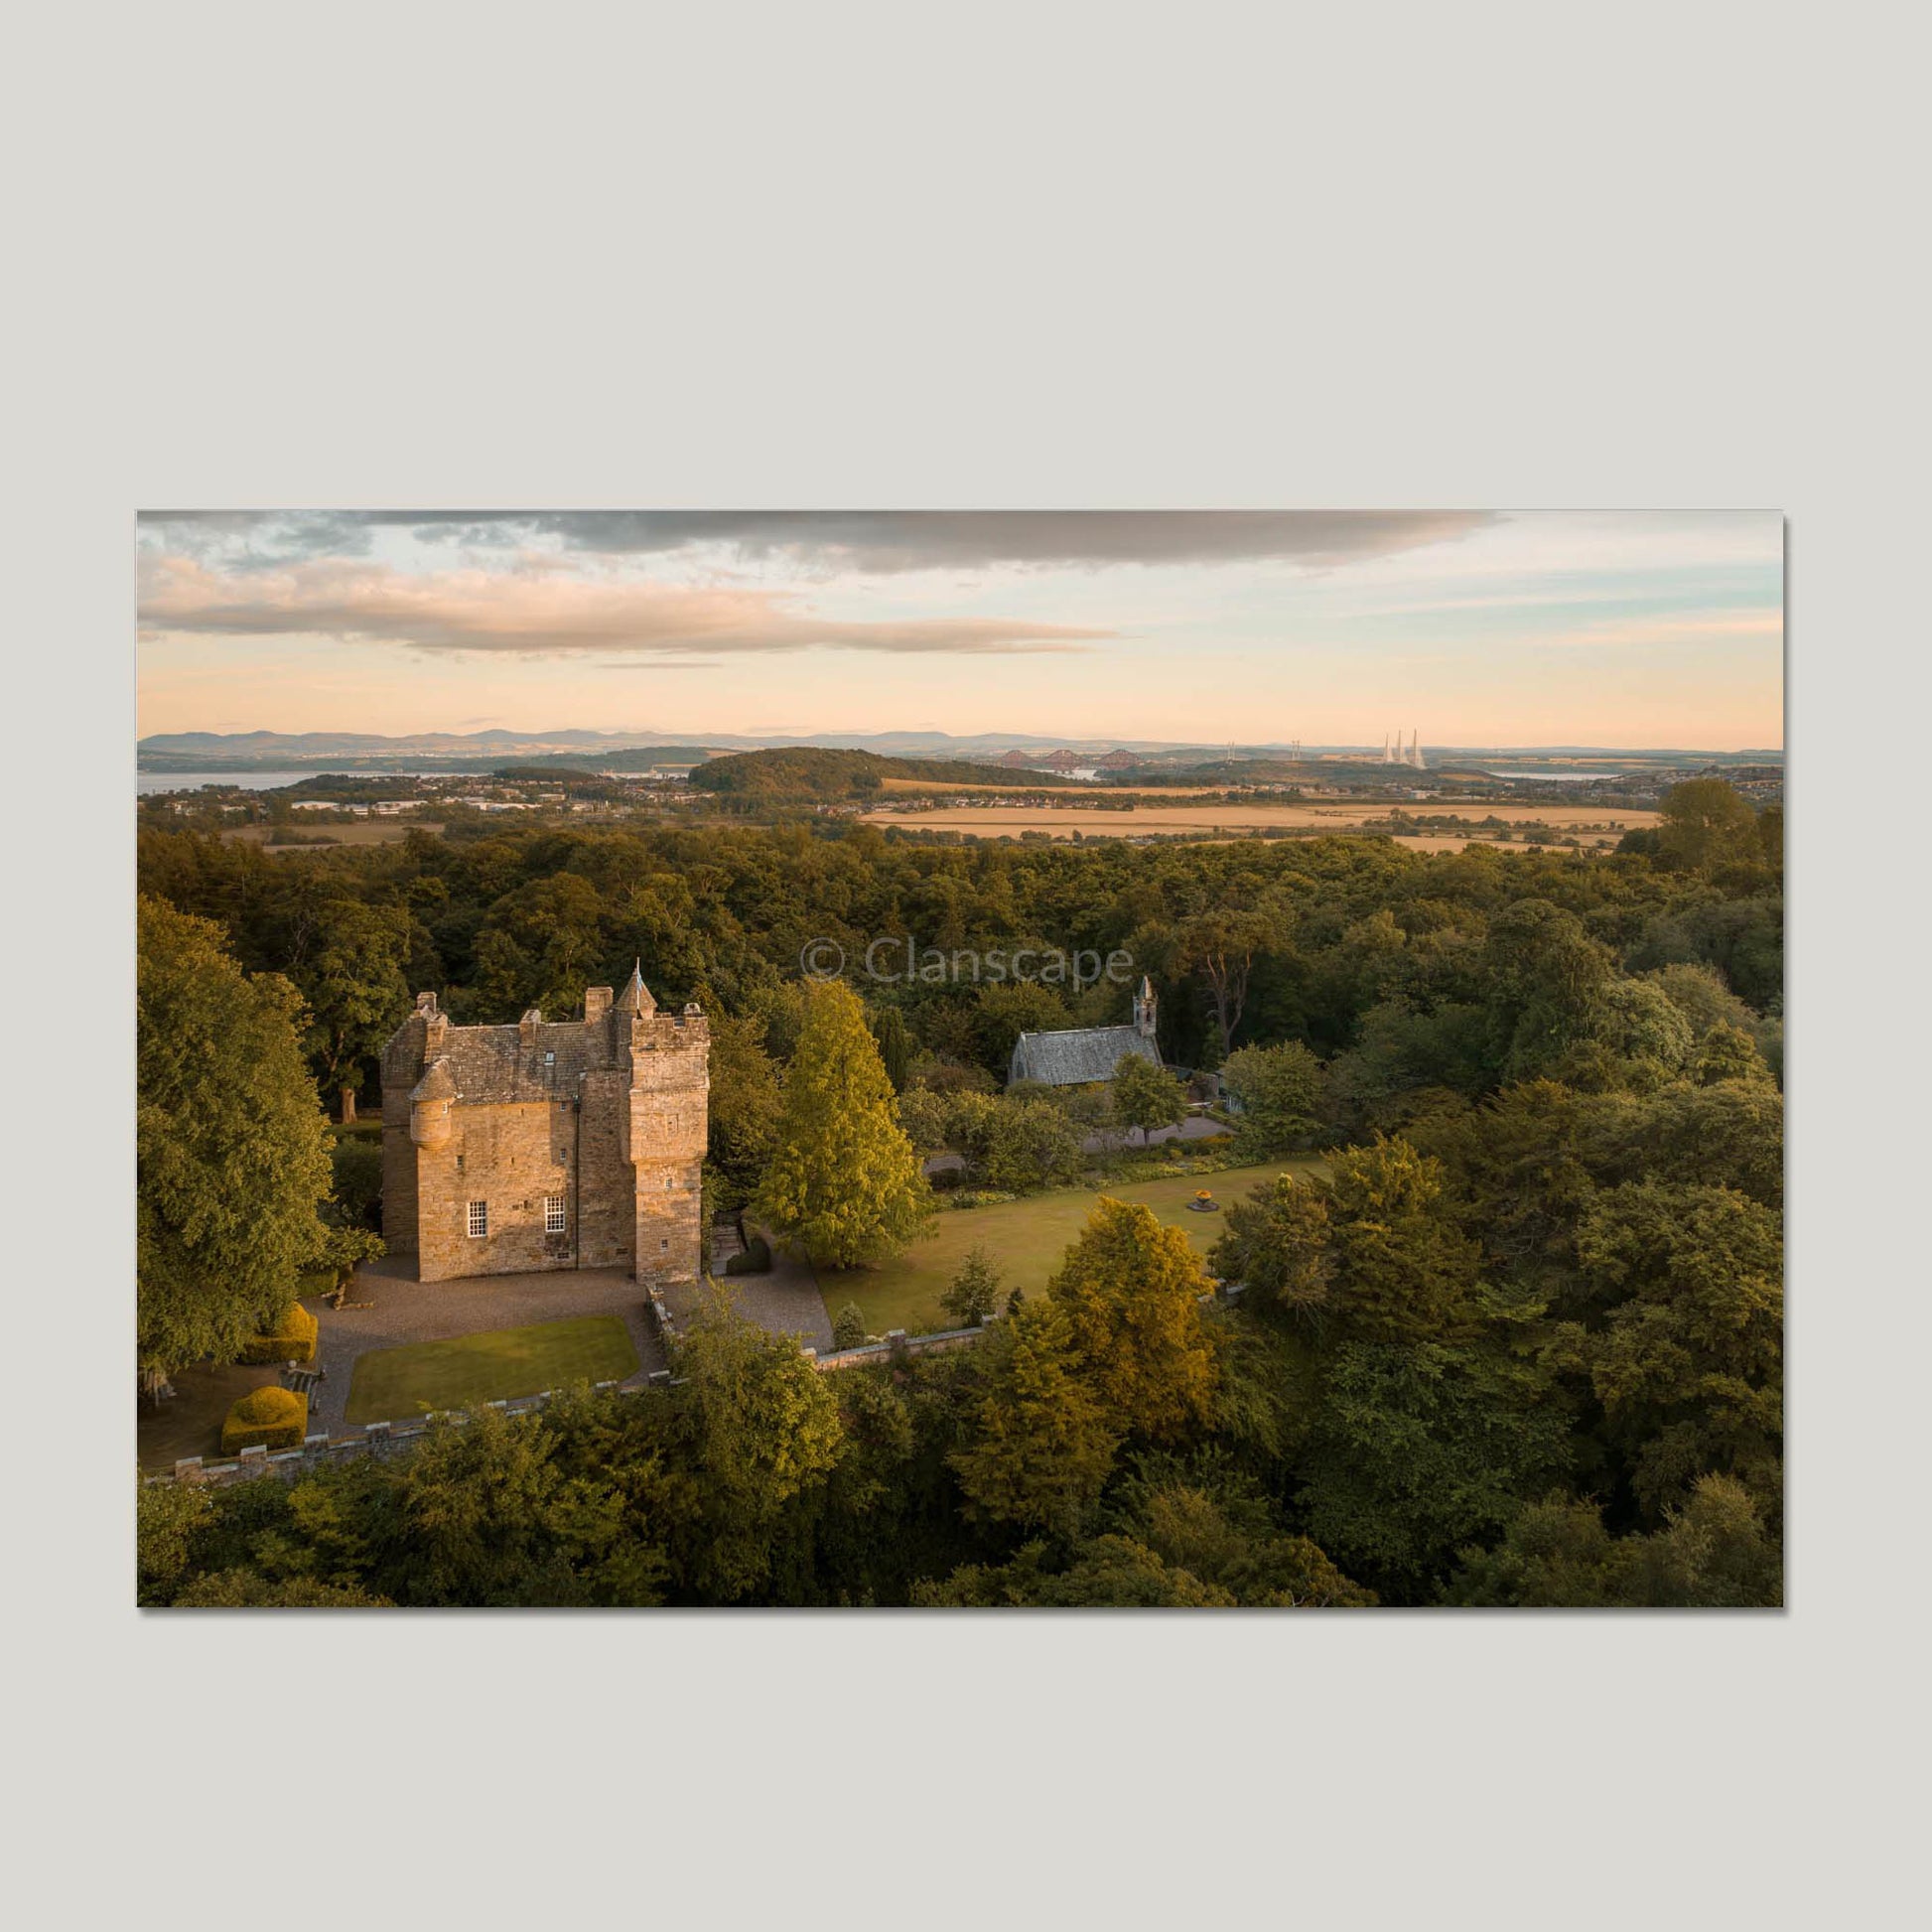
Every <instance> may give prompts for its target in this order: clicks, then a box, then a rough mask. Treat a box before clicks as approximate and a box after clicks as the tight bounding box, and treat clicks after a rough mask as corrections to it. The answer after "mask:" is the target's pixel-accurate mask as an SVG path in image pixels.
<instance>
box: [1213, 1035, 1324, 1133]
mask: <svg viewBox="0 0 1932 1932" xmlns="http://www.w3.org/2000/svg"><path fill="white" fill-rule="evenodd" d="M1221 1078H1222V1079H1223V1080H1224V1081H1225V1082H1226V1083H1227V1088H1228V1091H1229V1092H1230V1093H1231V1094H1233V1096H1234V1097H1235V1099H1236V1100H1237V1101H1239V1102H1240V1114H1239V1129H1238V1138H1239V1139H1240V1141H1241V1143H1242V1145H1243V1147H1244V1148H1246V1149H1248V1150H1250V1151H1252V1152H1254V1153H1258V1154H1259V1153H1268V1152H1272V1151H1273V1150H1274V1149H1276V1148H1283V1147H1287V1146H1288V1145H1289V1143H1290V1142H1292V1141H1299V1140H1301V1139H1302V1138H1303V1137H1304V1136H1305V1135H1307V1134H1311V1133H1312V1132H1313V1131H1314V1124H1315V1117H1316V1115H1317V1114H1318V1113H1319V1111H1320V1104H1321V1062H1320V1061H1319V1060H1317V1059H1316V1058H1315V1056H1314V1055H1313V1054H1312V1053H1311V1052H1310V1051H1309V1049H1308V1048H1307V1047H1306V1046H1305V1045H1303V1044H1302V1042H1301V1041H1300V1040H1299V1039H1291V1040H1284V1041H1283V1042H1282V1043H1281V1044H1280V1045H1279V1046H1243V1047H1242V1048H1241V1049H1240V1050H1239V1051H1238V1052H1233V1053H1230V1054H1229V1055H1228V1057H1227V1059H1226V1061H1225V1062H1224V1063H1223V1065H1222V1067H1221Z"/></svg>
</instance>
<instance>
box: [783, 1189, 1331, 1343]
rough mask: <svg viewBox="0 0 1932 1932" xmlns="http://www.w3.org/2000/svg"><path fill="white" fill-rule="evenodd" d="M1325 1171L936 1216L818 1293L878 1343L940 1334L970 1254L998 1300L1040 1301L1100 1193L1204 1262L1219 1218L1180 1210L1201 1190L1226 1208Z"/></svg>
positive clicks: (1033, 1199) (825, 1278) (821, 1281)
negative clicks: (975, 1253) (1182, 1240)
mask: <svg viewBox="0 0 1932 1932" xmlns="http://www.w3.org/2000/svg"><path fill="white" fill-rule="evenodd" d="M1322 1166H1323V1163H1322V1162H1321V1160H1320V1158H1319V1157H1318V1156H1316V1155H1309V1154H1291V1155H1284V1156H1282V1157H1281V1158H1279V1159H1277V1160H1274V1161H1263V1162H1258V1163H1256V1164H1255V1165H1254V1166H1253V1167H1247V1168H1226V1169H1223V1170H1222V1171H1221V1172H1220V1173H1208V1174H1173V1175H1164V1176H1163V1177H1162V1178H1160V1179H1158V1180H1135V1181H1124V1182H1122V1183H1121V1184H1120V1185H1119V1186H1116V1187H1102V1188H1086V1187H1067V1188H1061V1189H1059V1190H1057V1191H1055V1192H1053V1193H1050V1194H1033V1195H1030V1196H1029V1197H1028V1198H1027V1199H1025V1200H1017V1201H1006V1202H1003V1203H1001V1204H1000V1205H998V1206H995V1207H958V1208H942V1209H941V1210H940V1212H939V1216H938V1220H937V1223H936V1224H935V1226H934V1229H933V1232H932V1233H931V1234H929V1235H927V1236H926V1238H925V1239H924V1240H923V1241H918V1242H915V1243H914V1244H913V1245H912V1247H911V1248H910V1249H909V1250H908V1251H907V1252H906V1253H904V1254H903V1255H901V1256H899V1257H898V1259H897V1261H889V1262H886V1263H884V1264H882V1265H881V1266H879V1267H877V1268H854V1269H852V1270H850V1271H849V1272H847V1273H845V1274H833V1273H831V1272H829V1271H828V1272H826V1273H823V1274H821V1275H820V1276H819V1277H818V1288H819V1293H820V1295H822V1296H823V1297H824V1299H825V1311H826V1313H827V1314H828V1315H835V1314H837V1312H838V1311H839V1310H840V1309H842V1308H843V1307H844V1306H845V1305H846V1303H848V1302H856V1303H858V1305H859V1307H860V1309H861V1310H862V1311H864V1313H865V1317H866V1326H867V1328H868V1329H869V1330H870V1331H871V1332H872V1333H873V1334H876V1335H879V1334H884V1333H885V1332H886V1330H887V1329H889V1328H904V1329H907V1330H918V1329H926V1330H931V1329H934V1328H943V1327H945V1326H947V1325H948V1324H947V1319H946V1316H945V1314H944V1312H943V1311H941V1309H940V1307H939V1297H940V1294H941V1293H942V1291H943V1290H944V1289H945V1288H946V1286H947V1284H948V1283H949V1282H951V1280H952V1278H953V1277H954V1276H955V1275H956V1274H958V1272H959V1265H960V1263H961V1262H962V1261H964V1260H965V1258H966V1251H967V1250H968V1249H969V1248H973V1247H982V1246H983V1247H985V1248H986V1249H987V1250H988V1252H989V1253H990V1254H991V1255H992V1256H993V1258H994V1261H995V1263H996V1264H997V1265H998V1267H999V1270H1000V1276H1001V1282H1002V1295H1003V1298H1004V1294H1005V1292H1006V1291H1008V1290H1011V1289H1015V1288H1024V1289H1025V1290H1026V1291H1027V1293H1028V1294H1029V1295H1030V1296H1031V1295H1037V1294H1038V1293H1040V1291H1041V1290H1043V1289H1044V1288H1045V1286H1046V1278H1047V1276H1048V1275H1050V1274H1051V1273H1052V1272H1053V1269H1054V1268H1055V1267H1056V1266H1057V1265H1058V1263H1059V1259H1060V1256H1061V1255H1062V1254H1063V1253H1064V1252H1065V1251H1066V1247H1067V1244H1068V1243H1069V1242H1070V1241H1072V1240H1073V1238H1074V1237H1075V1236H1076V1235H1077V1234H1078V1233H1079V1232H1080V1229H1081V1227H1082V1226H1083V1225H1084V1224H1085V1222H1086V1218H1087V1216H1088V1214H1089V1213H1091V1212H1092V1210H1093V1204H1094V1202H1095V1201H1097V1200H1098V1199H1099V1198H1100V1196H1101V1195H1102V1194H1103V1193H1104V1194H1111V1195H1112V1196H1113V1197H1114V1198H1115V1199H1116V1200H1127V1201H1140V1202H1142V1203H1144V1204H1145V1205H1146V1206H1149V1207H1151V1208H1153V1209H1154V1211H1155V1213H1156V1214H1157V1215H1159V1216H1160V1218H1161V1219H1162V1220H1163V1221H1165V1222H1167V1224H1168V1225H1169V1226H1170V1227H1177V1228H1179V1229H1180V1230H1181V1231H1182V1232H1183V1233H1184V1234H1185V1235H1186V1236H1187V1238H1188V1240H1189V1241H1191V1242H1192V1243H1193V1245H1194V1248H1195V1250H1196V1252H1198V1253H1199V1254H1201V1255H1203V1256H1204V1255H1205V1254H1206V1253H1207V1250H1208V1248H1209V1247H1210V1246H1211V1245H1212V1243H1213V1241H1214V1238H1215V1236H1216V1235H1218V1234H1219V1233H1220V1231H1221V1228H1222V1225H1223V1222H1222V1217H1221V1215H1219V1214H1196V1213H1194V1212H1192V1211H1191V1210H1190V1209H1189V1208H1188V1207H1187V1206H1186V1202H1188V1201H1190V1200H1192V1199H1193V1197H1194V1194H1195V1192H1196V1191H1197V1190H1198V1189H1200V1188H1202V1187H1205V1188H1208V1189H1209V1190H1210V1191H1211V1192H1212V1193H1213V1195H1214V1198H1215V1199H1216V1200H1217V1201H1219V1202H1221V1203H1222V1205H1223V1206H1224V1207H1225V1206H1226V1204H1227V1203H1228V1202H1229V1201H1231V1200H1238V1199H1239V1198H1240V1197H1241V1196H1242V1195H1243V1194H1245V1193H1246V1192H1247V1191H1248V1190H1249V1188H1251V1187H1253V1186H1254V1185H1255V1183H1256V1182H1257V1181H1261V1180H1267V1179H1271V1178H1272V1177H1273V1176H1274V1175H1276V1174H1278V1173H1284V1172H1289V1173H1319V1172H1320V1171H1321V1169H1322Z"/></svg>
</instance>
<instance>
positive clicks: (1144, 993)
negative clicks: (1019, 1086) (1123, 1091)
mask: <svg viewBox="0 0 1932 1932" xmlns="http://www.w3.org/2000/svg"><path fill="white" fill-rule="evenodd" d="M1155 1026H1156V1021H1155V1006H1154V983H1153V981H1151V980H1150V979H1149V978H1148V976H1147V975H1146V974H1145V973H1143V974H1142V975H1141V983H1140V985H1139V986H1138V987H1137V988H1136V989H1135V992H1134V1024H1133V1025H1132V1026H1131V1027H1061V1028H1058V1029H1056V1030H1055V1031H1054V1032H1052V1033H1044V1034H1022V1035H1020V1037H1019V1038H1018V1039H1017V1040H1015V1041H1014V1044H1013V1059H1012V1061H1011V1062H1010V1064H1009V1065H1008V1068H1007V1082H1008V1084H1009V1085H1011V1084H1012V1083H1013V1082H1015V1081H1017V1080H1037V1081H1038V1082H1039V1083H1040V1084H1041V1085H1043V1086H1049V1087H1079V1086H1091V1085H1093V1084H1095V1083H1097V1082H1099V1081H1101V1080H1111V1079H1112V1078H1113V1077H1114V1068H1115V1067H1117V1066H1118V1065H1119V1064H1120V1062H1121V1059H1122V1057H1123V1056H1124V1055H1127V1054H1130V1053H1131V1054H1133V1055H1134V1056H1135V1057H1136V1058H1137V1059H1143V1060H1147V1061H1150V1062H1151V1063H1152V1064H1153V1065H1155V1066H1159V1065H1160V1064H1161V1048H1160V1047H1159V1045H1157V1044H1156V1042H1155Z"/></svg>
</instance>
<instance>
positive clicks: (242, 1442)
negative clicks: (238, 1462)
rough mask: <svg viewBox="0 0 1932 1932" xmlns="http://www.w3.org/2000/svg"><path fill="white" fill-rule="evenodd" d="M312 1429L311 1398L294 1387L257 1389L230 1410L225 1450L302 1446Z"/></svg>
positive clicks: (223, 1431)
mask: <svg viewBox="0 0 1932 1932" xmlns="http://www.w3.org/2000/svg"><path fill="white" fill-rule="evenodd" d="M308 1433H309V1398H308V1397H307V1396H306V1395H297V1394H296V1393H295V1391H294V1390H293V1389H276V1388H267V1389H256V1390H254V1391H253V1392H252V1393H251V1394H248V1395H245V1396H243V1397H242V1398H241V1400H240V1401H239V1402H237V1403H236V1404H235V1405H234V1407H233V1408H232V1409H230V1410H229V1411H228V1419H227V1421H226V1422H224V1423H223V1424H222V1425H221V1453H222V1454H223V1455H232V1454H234V1452H235V1451H236V1450H237V1449H253V1448H254V1447H255V1445H256V1444H257V1443H259V1444H260V1445H261V1446H262V1448H264V1449H300V1448H301V1447H302V1439H303V1437H304V1436H306V1435H307V1434H308Z"/></svg>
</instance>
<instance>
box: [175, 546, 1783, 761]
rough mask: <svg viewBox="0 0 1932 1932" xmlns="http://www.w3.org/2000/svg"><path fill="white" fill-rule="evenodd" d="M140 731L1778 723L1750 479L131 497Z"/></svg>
mask: <svg viewBox="0 0 1932 1932" xmlns="http://www.w3.org/2000/svg"><path fill="white" fill-rule="evenodd" d="M138 561H139V582H140V632H139V638H140V641H139V702H140V729H141V731H142V733H143V734H153V733H171V732H247V731H277V732H290V733H294V732H305V731H316V732H339V731H354V732H370V733H382V734H390V735H404V734H410V733H416V732H426V731H476V730H481V729H486V728H500V729H505V730H513V731H548V730H562V729H570V728H577V729H605V730H613V731H626V732H660V733H666V734H673V735H675V734H689V735H691V736H693V737H696V738H699V739H702V738H703V737H704V736H705V735H707V734H715V733H729V734H733V735H739V736H750V737H783V736H807V735H813V734H827V733H870V732H888V731H943V732H947V733H950V734H953V735H955V736H967V735H972V734H979V733H1003V732H1004V733H1014V734H1024V735H1027V736H1033V737H1042V736H1043V737H1057V738H1066V739H1075V740H1093V739H1115V740H1127V741H1168V742H1172V741H1181V742H1189V743H1202V744H1214V743H1227V742H1232V743H1247V744H1263V743H1283V742H1286V741H1288V740H1290V739H1299V740H1301V741H1303V742H1304V743H1306V744H1309V745H1353V744H1364V743H1366V744H1379V742H1380V740H1381V737H1382V735H1383V734H1384V733H1385V732H1389V731H1393V730H1395V729H1396V728H1397V727H1401V728H1402V729H1404V730H1411V729H1414V730H1419V731H1420V733H1421V736H1422V741H1423V743H1424V744H1425V745H1428V744H1439V745H1469V746H1506V745H1548V746H1559V745H1578V746H1584V745H1592V746H1604V747H1620V748H1628V749H1641V748H1652V747H1673V748H1694V749H1700V750H1709V751H1718V752H1733V751H1739V750H1745V749H1767V750H1774V749H1777V748H1779V747H1781V746H1782V743H1783V735H1784V727H1783V525H1782V520H1781V518H1780V517H1779V516H1778V514H1777V513H1775V512H1771V511H1745V512H1722V511H1672V512H1639V511H1587V512H1585V511H1524V512H1495V513H1489V512H1462V511H1447V512H1445V511H1423V512H1386V511H1371V512H1311V511H1301V512H1298V511H1284V512H1267V513H1264V512H1249V511H1240V512H1230V513H1226V514H1222V513H1216V512H1124V511H1123V512H1093V513H1085V512H1075V513H1067V512H995V513H988V514H977V515H976V514H972V513H951V512H946V513H928V512H898V511H879V512H864V513H859V512H851V513H848V512H838V513H814V512H796V513H748V512H715V513H697V512H664V513H633V512H621V511H576V512H506V511H487V512H470V511H451V512H434V513H431V512H416V511H408V512H368V511H351V512H327V511H301V512H273V511H248V512H158V513H144V514H143V515H142V517H141V519H140V523H139V532H138Z"/></svg>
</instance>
